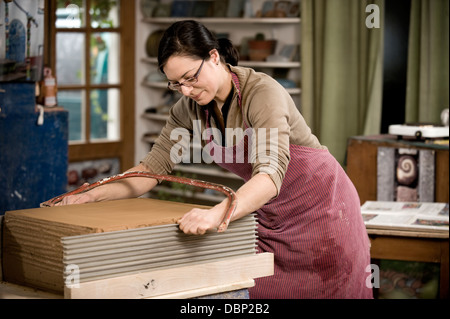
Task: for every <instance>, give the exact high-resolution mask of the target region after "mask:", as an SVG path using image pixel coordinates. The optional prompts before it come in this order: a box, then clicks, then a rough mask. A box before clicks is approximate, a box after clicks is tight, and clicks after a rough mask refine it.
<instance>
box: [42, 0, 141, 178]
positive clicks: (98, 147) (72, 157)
mask: <svg viewBox="0 0 450 319" xmlns="http://www.w3.org/2000/svg"><path fill="white" fill-rule="evenodd" d="M90 1H91V0H86V6H87V7H88V6H89V4H90ZM124 2H125V1H123V2H122V3H121V6H120V21H121V22H120V26H119V27H118V28H114V29H108V28H102V29H101V31H104V32H107V31H111V30H114V31H116V32H118V33H120V38H121V46H120V60H121V63H120V76H121V80H120V83H119V84H118V85H107V86H105V85H90V82H89V81H90V79H89V78H88V77H87V78H86V84H85V85H84V86H83V87H87V88H88V89H98V88H106V87H108V88H118V89H119V90H120V136H121V138H120V141H117V142H100V143H90V142H89V141H87V142H86V143H78V144H70V145H69V162H78V161H84V160H94V159H103V158H119V160H120V166H121V170H122V171H124V170H126V169H128V168H130V167H132V166H135V165H136V163H135V160H134V147H135V142H134V138H135V137H134V125H135V117H134V114H135V97H134V96H135V94H134V88H135V86H134V82H135V75H134V65H135V62H134V59H135V54H134V47H135V39H134V36H135V32H134V31H135V23H134V20H135V1H126V3H124ZM56 7H57V6H56V0H51V1H49V3H48V5H47V6H46V14H47V18H46V26H45V28H46V29H45V30H46V37H45V39H46V40H45V51H46V54H45V63H46V64H47V65H50V66H51V67H52V69H53V70H55V63H56V45H55V39H56V33H57V30H56V28H55V27H54V25H55V20H56V14H55V10H56ZM89 24H90V17H89V14H87V15H86V25H89ZM83 31H84V32H86V36H87V37H88V38H89V36H90V34H91V32H96V31H98V30H92V31H91V30H90V29H89V28H77V29H73V30H72V29H64V32H83ZM89 49H90V46H89V43H87V44H86V46H85V54H86V56H89V54H90V53H89ZM85 67H86V70H85V74H89V72H88V71H89V70H88V68H89V63H86V66H85ZM63 88H64V89H69V90H70V89H80V88H81V87H80V86H76V87H75V86H73V87H71V86H64V87H63ZM87 105H89V104H87ZM86 121H89V116H88V117H86ZM89 126H90V125H89V123H87V125H86V127H87V131H86V132H85V134H86V136H89V133H90V132H89Z"/></svg>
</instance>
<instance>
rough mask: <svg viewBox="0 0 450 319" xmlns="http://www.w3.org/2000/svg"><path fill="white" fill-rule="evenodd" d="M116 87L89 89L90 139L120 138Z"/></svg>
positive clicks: (118, 95)
mask: <svg viewBox="0 0 450 319" xmlns="http://www.w3.org/2000/svg"><path fill="white" fill-rule="evenodd" d="M119 99H120V94H119V90H118V89H98V90H92V91H91V141H95V140H102V141H104V140H108V141H117V140H119V139H120V129H119V128H120V121H119V115H120V112H119Z"/></svg>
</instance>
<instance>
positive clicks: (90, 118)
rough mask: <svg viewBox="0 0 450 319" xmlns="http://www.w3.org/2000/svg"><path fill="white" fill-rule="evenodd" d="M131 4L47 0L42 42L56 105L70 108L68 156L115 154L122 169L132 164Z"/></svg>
mask: <svg viewBox="0 0 450 319" xmlns="http://www.w3.org/2000/svg"><path fill="white" fill-rule="evenodd" d="M134 7H135V5H134V1H126V4H125V1H123V0H122V1H120V0H71V1H68V0H51V4H50V8H49V11H48V12H50V16H51V18H50V20H49V34H50V41H48V44H47V45H48V46H49V48H50V50H49V51H50V52H51V54H50V61H51V63H50V64H51V67H52V69H53V70H55V73H56V77H57V81H58V82H57V83H58V94H57V98H58V105H61V106H62V107H64V108H65V109H67V110H68V111H69V161H71V162H75V161H82V160H89V159H98V158H109V157H118V158H119V159H120V162H121V169H122V170H124V169H126V168H129V167H130V166H133V165H134V163H133V162H134V158H133V157H134V50H130V47H131V48H134ZM130 45H131V46H130ZM125 97H126V99H125ZM125 101H126V103H125ZM125 104H126V109H125Z"/></svg>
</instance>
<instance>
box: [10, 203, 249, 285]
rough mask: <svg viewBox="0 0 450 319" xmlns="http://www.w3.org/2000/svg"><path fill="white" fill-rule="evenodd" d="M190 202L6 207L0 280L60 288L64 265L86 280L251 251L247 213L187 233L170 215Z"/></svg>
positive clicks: (181, 212)
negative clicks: (220, 228)
mask: <svg viewBox="0 0 450 319" xmlns="http://www.w3.org/2000/svg"><path fill="white" fill-rule="evenodd" d="M193 207H199V206H198V205H190V204H183V203H175V202H168V201H160V200H154V199H144V198H140V199H128V200H117V201H109V202H101V203H91V204H82V205H70V206H61V207H49V208H37V209H27V210H19V211H12V212H7V213H6V214H5V220H4V236H3V237H4V238H3V262H4V269H3V270H4V280H5V281H8V282H12V283H17V284H21V285H26V286H32V287H35V288H39V289H43V290H47V291H53V292H57V293H62V292H63V291H64V283H65V281H64V273H65V270H67V269H68V268H69V269H72V270H73V269H77V271H79V273H78V274H79V280H80V282H88V281H93V280H98V279H103V278H111V277H118V276H122V275H127V274H133V273H140V272H145V271H151V270H159V269H167V268H171V267H178V266H184V265H191V264H196V263H204V262H209V261H217V260H224V259H227V258H235V257H237V256H243V255H252V254H255V253H256V240H257V236H256V220H255V217H254V216H253V215H249V216H246V217H245V218H243V219H240V220H238V221H235V222H232V223H231V224H230V226H229V228H228V230H227V231H226V232H224V233H216V232H210V233H207V234H205V235H201V236H197V235H186V234H184V233H182V232H181V231H180V230H179V229H178V226H177V225H176V221H177V220H178V219H179V218H180V217H182V216H183V215H184V214H185V213H186V212H188V211H189V210H191V209H192V208H193ZM67 273H68V272H67V271H66V274H67Z"/></svg>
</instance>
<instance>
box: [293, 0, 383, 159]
mask: <svg viewBox="0 0 450 319" xmlns="http://www.w3.org/2000/svg"><path fill="white" fill-rule="evenodd" d="M369 4H376V5H377V6H378V7H379V9H380V14H379V17H380V27H379V28H368V27H367V26H366V18H367V17H368V16H369V15H370V14H371V12H366V7H367V5H369ZM383 7H384V0H379V1H361V0H302V1H301V18H302V21H301V30H302V32H301V36H302V38H301V62H302V100H301V111H302V114H303V116H304V117H305V119H306V121H307V122H308V124H309V125H310V126H311V129H312V131H313V132H314V134H316V135H317V136H318V137H319V139H320V141H321V143H322V144H324V145H325V146H327V147H328V149H329V150H330V152H331V153H332V154H333V155H334V156H335V157H336V159H337V160H338V161H339V162H340V163H341V164H342V165H343V164H344V161H345V154H346V148H347V140H348V138H349V137H350V136H355V135H368V134H379V131H380V124H381V107H382V80H383V78H382V73H383V25H384V23H383Z"/></svg>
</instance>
